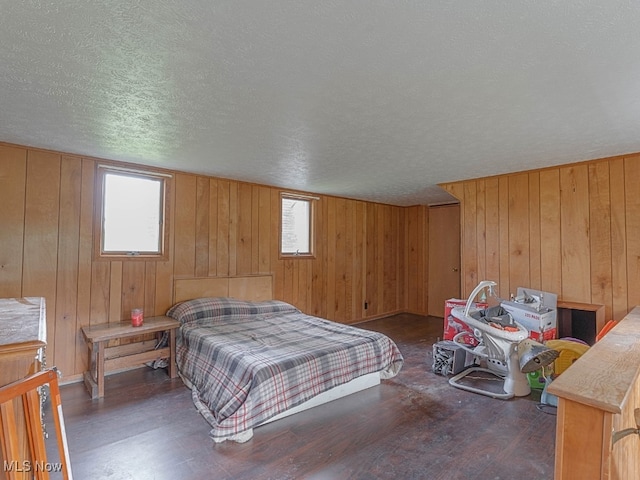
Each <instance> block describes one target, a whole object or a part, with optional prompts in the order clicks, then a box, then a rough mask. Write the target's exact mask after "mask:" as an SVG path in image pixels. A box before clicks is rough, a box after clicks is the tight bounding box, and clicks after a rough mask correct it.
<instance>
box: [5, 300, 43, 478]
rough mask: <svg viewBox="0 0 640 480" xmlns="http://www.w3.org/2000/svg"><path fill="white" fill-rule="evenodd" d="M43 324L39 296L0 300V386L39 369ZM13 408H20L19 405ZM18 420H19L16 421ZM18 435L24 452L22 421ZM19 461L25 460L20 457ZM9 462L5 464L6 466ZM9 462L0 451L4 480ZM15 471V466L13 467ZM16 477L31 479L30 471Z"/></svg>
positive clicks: (22, 472)
mask: <svg viewBox="0 0 640 480" xmlns="http://www.w3.org/2000/svg"><path fill="white" fill-rule="evenodd" d="M46 335H47V322H46V311H45V300H44V298H42V297H26V298H0V386H4V385H7V384H9V383H11V382H14V381H16V380H20V379H21V378H24V377H26V376H27V375H29V374H31V373H35V372H36V371H38V370H40V368H41V367H42V363H43V359H44V349H45V346H46V344H47V342H46ZM16 408H18V409H21V408H22V405H17V404H16ZM20 420H22V419H20ZM17 426H18V430H19V432H21V433H22V435H21V438H19V439H18V442H19V444H20V445H22V447H21V448H22V450H23V451H24V452H27V451H28V450H27V449H28V445H27V437H26V431H25V430H24V429H25V427H24V422H23V421H18V422H17ZM23 458H29V457H28V456H26V455H25V456H24V457H23ZM6 460H9V463H8V464H7V463H6ZM12 460H15V459H5V458H3V454H2V449H0V465H2V466H4V467H5V468H0V478H5V475H6V474H7V473H8V472H6V468H8V467H6V466H7V465H11V466H12V467H13V466H16V465H18V466H20V465H22V464H13V463H11V461H12ZM16 468H17V467H16ZM16 475H17V478H31V475H32V472H29V471H26V470H24V469H21V470H17V471H16Z"/></svg>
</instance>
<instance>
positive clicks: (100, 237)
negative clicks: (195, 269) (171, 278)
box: [94, 165, 172, 260]
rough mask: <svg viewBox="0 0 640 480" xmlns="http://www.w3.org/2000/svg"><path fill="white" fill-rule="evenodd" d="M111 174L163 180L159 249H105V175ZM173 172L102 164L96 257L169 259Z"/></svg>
mask: <svg viewBox="0 0 640 480" xmlns="http://www.w3.org/2000/svg"><path fill="white" fill-rule="evenodd" d="M107 175H121V176H123V177H134V178H142V179H147V180H152V181H157V182H159V184H160V192H159V195H160V198H159V202H158V203H159V205H158V208H159V209H160V212H159V224H158V235H159V245H158V249H157V250H152V251H136V250H133V249H131V250H122V251H115V250H105V248H104V238H105V234H104V228H105V218H104V217H105V193H106V192H105V179H106V177H107ZM171 180H172V176H171V175H169V174H166V173H163V172H158V171H151V170H138V169H134V168H125V167H119V166H113V165H98V166H97V170H96V199H97V201H96V210H95V221H94V257H96V258H98V259H140V260H153V259H157V260H168V248H167V245H168V239H169V222H168V217H169V215H168V214H169V211H168V210H169V209H168V208H167V198H168V192H169V190H170V183H171Z"/></svg>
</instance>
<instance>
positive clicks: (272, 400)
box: [167, 298, 403, 439]
mask: <svg viewBox="0 0 640 480" xmlns="http://www.w3.org/2000/svg"><path fill="white" fill-rule="evenodd" d="M167 315H169V316H171V317H173V318H176V319H177V320H179V321H181V322H182V326H181V328H180V329H179V331H178V337H177V346H176V357H177V363H178V369H179V371H180V374H181V376H182V378H183V379H184V380H185V381H186V382H187V383H188V384H189V387H190V388H191V389H192V395H193V400H194V403H195V405H196V407H197V408H198V410H199V411H200V413H201V414H202V415H203V416H204V417H205V418H206V420H207V421H208V422H209V424H211V426H212V427H213V429H212V431H211V435H212V437H213V438H214V439H224V438H226V437H230V436H233V435H235V434H238V433H240V432H244V431H247V430H249V429H251V428H253V427H254V426H257V425H259V424H261V423H263V422H264V421H266V420H268V419H269V418H271V417H273V416H275V415H277V414H278V413H280V412H282V411H284V410H287V409H289V408H291V407H294V406H296V405H298V404H300V403H302V402H304V401H306V400H308V399H310V398H312V397H314V396H315V395H318V394H319V393H322V392H324V391H326V390H329V389H331V388H333V387H335V386H337V385H341V384H343V383H346V382H349V381H350V380H353V379H354V378H356V377H359V376H361V375H365V374H367V373H372V372H378V371H379V372H381V377H382V378H389V377H392V376H394V375H396V374H397V373H398V371H399V370H400V368H401V367H402V364H403V358H402V355H401V354H400V351H399V350H398V347H397V346H396V344H395V343H394V342H393V341H392V340H391V339H389V338H388V337H386V336H385V335H382V334H380V333H377V332H372V331H368V330H363V329H359V328H356V327H352V326H348V325H343V324H339V323H335V322H331V321H328V320H323V319H320V318H317V317H312V316H309V315H305V314H303V313H301V312H300V311H299V310H297V309H296V308H295V307H293V306H291V305H289V304H287V303H284V302H279V301H270V302H260V303H254V302H245V301H238V300H233V299H228V298H215V299H214V298H209V299H198V300H191V301H188V302H183V303H181V304H178V305H176V306H174V307H172V308H171V309H170V310H169V312H167Z"/></svg>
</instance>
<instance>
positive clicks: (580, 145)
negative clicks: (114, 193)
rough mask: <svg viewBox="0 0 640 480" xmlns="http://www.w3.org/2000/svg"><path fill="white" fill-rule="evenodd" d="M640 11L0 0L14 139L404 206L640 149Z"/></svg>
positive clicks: (611, 2)
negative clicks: (460, 184)
mask: <svg viewBox="0 0 640 480" xmlns="http://www.w3.org/2000/svg"><path fill="white" fill-rule="evenodd" d="M639 5H640V4H638V2H636V1H631V0H628V1H619V0H607V1H606V2H603V1H602V0H597V1H586V0H581V1H575V0H555V1H551V0H550V1H544V2H532V1H530V0H512V1H507V0H505V1H491V0H476V1H459V2H452V1H450V0H435V1H434V0H431V1H427V0H419V1H418V0H416V1H379V0H378V1H376V0H367V1H356V0H339V1H338V0H331V1H323V0H312V1H310V0H297V1H293V0H291V1H285V0H270V1H262V0H244V1H242V0H231V1H219V0H216V1H214V0H181V1H173V0H171V1H169V0H110V1H103V2H89V1H86V0H50V1H44V0H30V1H20V0H1V1H0V141H5V142H11V143H17V144H22V145H30V146H36V147H42V148H49V149H54V150H60V151H65V152H70V153H77V154H83V155H90V156H96V157H103V158H109V159H114V160H123V161H132V162H136V163H142V164H148V165H156V166H162V167H167V168H172V169H178V170H182V171H187V172H195V173H204V174H209V175H214V176H219V177H227V178H233V179H237V180H244V181H249V182H257V183H261V184H267V185H275V186H283V187H288V188H295V189H300V190H304V191H308V192H315V193H325V194H333V195H339V196H345V197H351V198H360V199H366V200H372V201H380V202H384V203H390V204H395V205H412V204H425V203H441V202H447V201H450V200H451V197H449V196H448V194H447V193H445V192H444V191H442V190H441V189H440V188H439V187H437V183H440V182H448V181H455V180H462V179H467V178H473V177H479V176H485V175H492V174H499V173H505V172H510V171H518V170H526V169H530V168H537V167H544V166H551V165H558V164H563V163H569V162H574V161H580V160H587V159H592V158H600V157H605V156H610V155H617V154H622V153H628V152H637V151H640V6H639Z"/></svg>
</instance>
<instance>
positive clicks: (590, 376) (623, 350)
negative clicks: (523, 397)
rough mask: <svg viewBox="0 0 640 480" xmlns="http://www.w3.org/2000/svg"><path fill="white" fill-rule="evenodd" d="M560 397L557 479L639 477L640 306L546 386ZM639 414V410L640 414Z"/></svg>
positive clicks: (557, 431) (634, 479)
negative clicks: (621, 434) (619, 435)
mask: <svg viewBox="0 0 640 480" xmlns="http://www.w3.org/2000/svg"><path fill="white" fill-rule="evenodd" d="M548 391H549V393H552V394H553V395H556V396H557V397H558V417H557V423H556V459H555V478H556V480H558V479H574V478H576V479H578V478H579V479H580V480H588V479H611V480H617V479H620V480H622V479H629V480H637V479H639V478H640V435H638V434H636V433H632V434H630V435H627V436H624V437H623V438H620V439H619V440H617V441H616V442H615V443H614V442H613V439H614V437H615V433H616V432H620V431H622V430H625V429H627V428H634V429H635V428H638V427H637V426H636V421H635V410H636V409H640V307H635V308H634V309H633V310H632V311H631V312H630V313H629V314H628V315H627V316H626V317H625V318H624V319H623V320H621V321H620V322H619V323H618V325H616V326H615V327H614V328H613V329H612V330H611V331H610V332H609V333H607V334H606V335H605V336H604V337H603V338H602V339H601V340H600V341H599V342H597V343H596V344H595V345H594V346H592V347H591V348H590V349H589V350H588V351H587V352H586V353H585V354H584V355H583V356H582V357H580V358H579V359H578V360H577V361H576V362H575V363H574V364H573V365H571V367H569V369H567V370H566V371H565V372H564V373H563V374H562V375H560V376H559V377H558V378H557V379H556V380H554V381H553V382H552V383H551V385H549V387H548ZM639 414H640V411H639Z"/></svg>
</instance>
